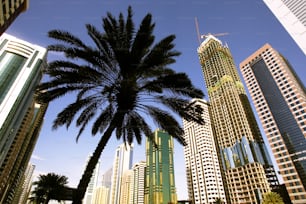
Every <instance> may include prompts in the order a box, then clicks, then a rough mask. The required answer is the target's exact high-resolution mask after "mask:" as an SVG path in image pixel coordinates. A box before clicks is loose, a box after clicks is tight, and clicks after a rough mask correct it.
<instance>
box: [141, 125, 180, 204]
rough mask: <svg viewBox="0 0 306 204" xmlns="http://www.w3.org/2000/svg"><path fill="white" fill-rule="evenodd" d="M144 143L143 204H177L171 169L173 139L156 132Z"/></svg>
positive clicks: (172, 170)
mask: <svg viewBox="0 0 306 204" xmlns="http://www.w3.org/2000/svg"><path fill="white" fill-rule="evenodd" d="M153 139H154V141H155V143H154V142H153V141H151V140H148V139H147V142H146V157H147V159H146V162H147V166H146V182H145V202H144V203H145V204H165V203H167V204H168V203H169V204H170V203H177V195H176V189H175V182H174V168H173V138H172V136H170V135H169V134H168V133H167V132H164V131H161V130H156V131H155V132H154V137H153Z"/></svg>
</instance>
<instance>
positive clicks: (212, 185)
mask: <svg viewBox="0 0 306 204" xmlns="http://www.w3.org/2000/svg"><path fill="white" fill-rule="evenodd" d="M193 102H195V105H198V106H201V107H202V109H203V110H204V111H203V115H202V117H203V119H204V121H205V125H199V124H198V123H196V122H193V121H187V120H183V126H184V132H185V135H184V139H185V141H186V143H187V145H186V146H184V155H185V164H186V174H187V187H188V196H189V200H191V201H192V203H193V204H201V203H207V204H213V203H214V202H215V200H216V199H217V198H220V199H221V200H223V201H224V204H225V203H226V198H225V192H224V187H223V182H222V176H221V171H220V166H219V161H218V155H217V150H216V147H215V140H214V135H213V131H212V127H211V122H210V116H209V111H208V107H209V104H208V103H207V102H206V101H205V100H202V99H193Z"/></svg>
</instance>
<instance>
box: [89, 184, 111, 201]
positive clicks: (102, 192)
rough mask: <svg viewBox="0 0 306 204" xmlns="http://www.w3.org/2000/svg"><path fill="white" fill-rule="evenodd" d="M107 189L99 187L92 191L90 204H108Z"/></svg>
mask: <svg viewBox="0 0 306 204" xmlns="http://www.w3.org/2000/svg"><path fill="white" fill-rule="evenodd" d="M108 197H109V188H108V187H105V186H99V187H97V188H95V189H94V193H93V200H92V204H108Z"/></svg>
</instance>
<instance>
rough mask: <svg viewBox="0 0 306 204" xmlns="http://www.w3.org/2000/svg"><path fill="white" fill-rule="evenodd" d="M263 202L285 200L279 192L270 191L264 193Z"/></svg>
mask: <svg viewBox="0 0 306 204" xmlns="http://www.w3.org/2000/svg"><path fill="white" fill-rule="evenodd" d="M262 204H284V201H283V199H282V197H281V196H280V195H279V194H278V193H275V192H268V193H265V194H264V196H263V200H262Z"/></svg>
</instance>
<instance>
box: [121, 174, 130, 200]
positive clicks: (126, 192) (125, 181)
mask: <svg viewBox="0 0 306 204" xmlns="http://www.w3.org/2000/svg"><path fill="white" fill-rule="evenodd" d="M120 188H121V190H120V204H129V203H131V201H132V199H133V191H132V190H133V170H132V169H129V170H127V171H125V172H124V173H123V175H122V179H121V186H120Z"/></svg>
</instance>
